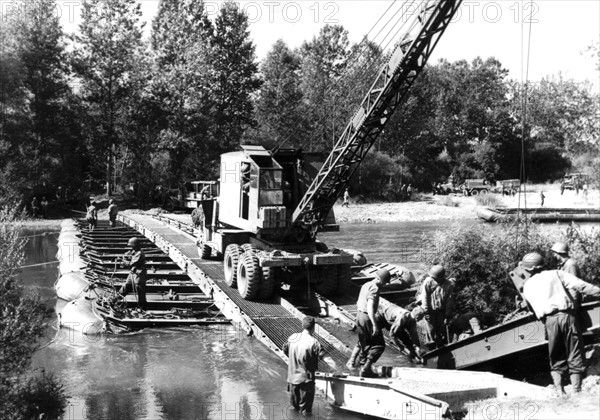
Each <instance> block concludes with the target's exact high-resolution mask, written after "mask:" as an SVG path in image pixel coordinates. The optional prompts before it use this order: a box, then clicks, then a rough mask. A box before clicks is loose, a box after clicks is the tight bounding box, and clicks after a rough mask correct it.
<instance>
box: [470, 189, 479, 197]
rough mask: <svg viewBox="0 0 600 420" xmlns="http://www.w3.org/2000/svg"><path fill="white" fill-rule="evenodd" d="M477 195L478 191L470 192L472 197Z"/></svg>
mask: <svg viewBox="0 0 600 420" xmlns="http://www.w3.org/2000/svg"><path fill="white" fill-rule="evenodd" d="M478 194H479V191H478V190H471V195H472V196H476V195H478Z"/></svg>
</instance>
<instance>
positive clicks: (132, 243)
mask: <svg viewBox="0 0 600 420" xmlns="http://www.w3.org/2000/svg"><path fill="white" fill-rule="evenodd" d="M139 243H140V240H139V239H138V238H129V240H128V241H127V246H129V247H131V248H133V247H135V246H136V245H139Z"/></svg>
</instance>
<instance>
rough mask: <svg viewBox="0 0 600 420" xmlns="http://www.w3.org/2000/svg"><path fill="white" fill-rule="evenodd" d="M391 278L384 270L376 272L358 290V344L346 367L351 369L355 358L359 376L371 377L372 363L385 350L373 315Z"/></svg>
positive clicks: (379, 329)
mask: <svg viewBox="0 0 600 420" xmlns="http://www.w3.org/2000/svg"><path fill="white" fill-rule="evenodd" d="M391 278H392V276H391V275H390V272H389V271H388V270H386V269H385V268H382V269H381V270H379V271H378V272H377V274H376V275H375V278H374V279H373V280H371V281H370V282H368V283H365V284H363V285H362V287H361V288H360V294H359V295H358V301H357V302H356V306H357V313H356V328H357V330H358V344H357V345H356V347H355V348H354V351H353V352H352V356H350V360H348V363H347V364H346V366H347V367H348V368H353V367H354V366H355V363H356V358H357V357H358V358H359V364H362V365H363V366H362V368H361V369H360V373H359V375H360V376H363V377H372V376H373V370H372V367H373V363H375V362H376V361H377V360H378V359H379V357H381V354H382V353H383V350H384V349H385V341H384V340H383V334H382V332H381V328H380V327H379V325H378V324H377V320H376V318H375V315H376V314H377V311H378V310H379V294H380V292H381V288H382V287H383V286H385V285H386V284H388V283H389V282H390V280H391Z"/></svg>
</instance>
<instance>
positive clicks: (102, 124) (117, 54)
mask: <svg viewBox="0 0 600 420" xmlns="http://www.w3.org/2000/svg"><path fill="white" fill-rule="evenodd" d="M141 15H142V12H141V8H140V5H139V4H138V3H136V1H135V0H86V1H84V2H83V9H82V15H81V16H82V22H81V24H80V25H79V32H80V34H79V35H77V36H76V37H75V40H76V41H77V47H76V49H75V52H74V55H73V63H74V68H75V71H76V73H77V75H78V76H79V78H80V80H81V95H82V98H83V99H84V105H85V107H86V111H87V112H86V113H87V118H86V121H85V123H86V124H85V134H86V137H87V140H88V144H89V147H90V150H91V152H92V153H93V155H94V157H95V158H96V159H94V161H95V162H97V164H98V165H99V168H97V169H98V170H99V171H100V172H104V175H105V180H106V193H107V194H109V195H110V194H111V190H112V188H111V184H112V182H113V179H112V176H113V164H114V157H115V155H116V151H117V148H118V147H119V146H120V145H121V144H122V142H123V140H124V138H125V128H124V127H125V126H126V125H127V121H126V120H125V117H126V116H127V112H126V110H127V109H128V108H129V107H130V106H131V104H130V103H129V101H130V99H131V97H132V96H133V90H134V85H133V82H132V80H133V79H134V77H132V73H133V72H134V71H135V70H136V66H135V63H136V62H137V61H138V60H139V59H140V57H141V56H142V51H143V43H142V29H143V26H144V24H143V23H140V18H141ZM102 166H104V167H105V169H104V171H102Z"/></svg>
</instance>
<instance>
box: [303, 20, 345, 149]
mask: <svg viewBox="0 0 600 420" xmlns="http://www.w3.org/2000/svg"><path fill="white" fill-rule="evenodd" d="M350 53H351V51H350V41H349V40H348V31H347V30H346V29H344V27H343V26H341V25H325V26H324V27H323V28H321V30H320V31H319V35H318V36H316V37H313V39H312V40H311V41H310V42H304V43H303V44H302V46H301V47H300V51H299V54H300V57H301V73H300V74H301V89H302V94H303V97H304V110H303V112H302V114H303V115H304V118H305V121H306V123H305V127H306V133H305V134H304V136H302V137H301V138H299V139H297V140H296V141H297V142H298V143H297V144H296V146H302V147H304V148H305V149H307V150H311V151H312V150H318V151H328V150H329V149H331V145H332V144H333V143H334V142H335V141H336V140H337V135H338V134H341V133H342V131H343V129H344V128H345V125H346V123H347V122H342V121H341V118H340V111H339V109H340V106H339V104H340V103H343V99H342V98H343V97H344V96H345V94H347V92H344V91H343V89H342V88H341V86H339V81H340V79H342V78H343V77H344V75H345V70H346V67H347V62H348V57H349V55H350Z"/></svg>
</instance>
